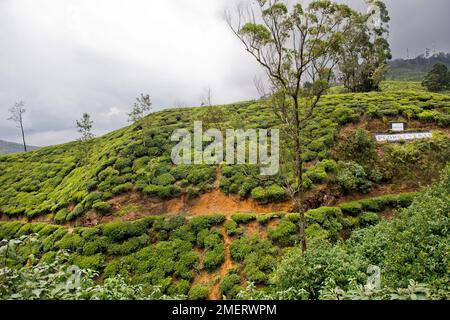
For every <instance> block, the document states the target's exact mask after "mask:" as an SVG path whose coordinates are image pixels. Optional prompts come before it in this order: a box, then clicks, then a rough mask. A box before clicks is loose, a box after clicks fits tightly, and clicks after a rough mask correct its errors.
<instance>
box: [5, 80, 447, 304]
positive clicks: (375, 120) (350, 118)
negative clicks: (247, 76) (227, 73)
mask: <svg viewBox="0 0 450 320" xmlns="http://www.w3.org/2000/svg"><path fill="white" fill-rule="evenodd" d="M338 91H339V90H338V89H336V88H335V89H334V90H332V92H333V93H330V94H328V95H325V96H324V97H323V99H322V100H321V103H320V105H319V107H318V108H317V109H316V111H315V114H314V118H313V120H312V121H311V122H310V123H309V125H308V126H307V127H305V129H304V130H303V132H302V134H303V140H304V141H305V146H306V148H305V153H304V158H305V161H306V164H307V165H306V168H305V170H304V172H303V174H304V183H303V185H302V188H304V190H305V191H307V199H306V200H307V206H308V208H307V209H308V211H307V213H306V218H307V226H306V227H307V228H306V235H307V239H308V241H309V243H310V244H309V249H308V252H307V253H306V254H305V255H304V256H301V255H300V253H299V251H298V250H297V249H296V247H297V246H298V243H299V227H298V220H299V215H298V214H296V213H293V212H295V206H293V204H292V203H291V202H290V200H289V197H288V195H287V193H286V191H285V188H284V187H285V186H284V185H283V181H284V179H282V177H281V176H280V175H277V176H261V175H260V174H259V168H258V166H256V165H225V164H222V165H218V166H208V165H189V166H188V165H178V166H175V165H173V164H172V162H171V159H170V154H171V150H172V147H173V146H174V144H175V142H171V141H170V136H171V134H172V132H173V131H174V130H175V129H178V128H188V129H189V130H191V131H192V129H193V123H194V121H197V120H202V121H203V123H204V129H206V128H212V127H214V128H219V129H221V130H223V129H225V128H255V129H269V128H278V126H279V122H278V120H277V118H276V117H275V116H274V115H273V113H272V110H271V107H270V105H269V104H268V103H267V102H266V101H249V102H241V103H235V104H230V105H224V106H216V107H205V108H203V107H202V108H185V109H169V110H164V111H160V112H156V113H153V114H151V115H149V116H148V117H147V118H146V119H145V121H144V122H143V123H142V124H140V125H133V126H129V127H125V128H123V129H120V130H117V131H114V132H111V133H109V134H107V135H105V136H102V137H99V138H95V139H93V140H92V141H90V142H88V143H81V142H78V141H75V142H71V143H67V144H63V145H59V146H51V147H46V148H41V149H39V150H35V151H32V152H28V153H22V154H12V155H3V156H0V240H1V243H0V264H1V265H0V266H1V267H2V269H0V270H2V272H3V274H8V275H11V277H0V298H11V297H15V298H16V299H18V298H25V299H26V298H28V299H30V298H35V299H40V298H47V299H48V298H75V297H78V298H80V297H83V298H99V297H100V298H105V299H106V298H111V296H110V295H109V294H110V293H111V291H108V289H105V288H104V287H102V286H103V285H104V286H115V287H120V290H119V289H118V290H119V291H120V292H121V294H123V295H122V296H120V295H119V296H120V297H126V298H139V299H145V298H164V297H166V298H167V297H172V298H173V297H188V298H189V299H207V298H209V299H220V298H222V297H226V298H268V299H271V298H281V299H322V298H332V299H353V298H354V299H357V298H368V299H369V298H374V299H377V298H387V297H391V298H392V297H394V298H399V299H400V298H411V297H413V296H417V295H423V296H424V297H425V298H432V299H442V298H448V297H449V292H450V289H449V287H448V280H449V279H448V274H449V273H448V249H449V242H448V239H449V238H450V237H449V234H448V230H449V228H448V227H449V212H450V210H449V207H448V206H449V201H448V198H449V197H448V196H449V190H450V189H449V181H450V180H449V175H450V170H449V169H450V167H449V165H448V162H449V159H450V130H449V128H450V94H446V93H443V94H437V93H429V92H426V91H424V90H423V89H422V88H421V87H420V84H418V83H403V82H385V83H384V84H383V91H382V92H371V93H360V94H346V93H335V92H338ZM389 121H403V122H405V123H406V124H407V130H410V131H413V132H417V131H432V133H433V137H432V138H429V139H423V140H415V141H412V142H408V143H405V142H400V143H386V142H384V143H377V142H375V139H374V137H373V133H376V132H377V133H383V132H389V126H388V124H389ZM286 174H289V173H286ZM211 194H215V195H217V194H220V195H221V196H222V198H220V199H232V201H233V202H234V203H241V202H242V203H247V204H248V203H251V204H252V206H251V208H254V209H255V210H254V211H249V210H242V211H241V210H238V212H232V213H230V212H229V211H226V212H225V210H224V211H223V212H220V210H216V209H214V210H210V212H209V211H207V210H206V211H202V212H203V213H202V214H201V215H199V214H195V213H192V212H189V206H190V205H192V204H194V203H195V204H197V205H199V204H205V205H207V204H208V203H206V202H207V201H208V199H210V198H204V197H206V196H208V195H211ZM205 199H206V200H205ZM202 201H203V202H202ZM155 203H157V204H162V206H161V207H160V208H163V209H164V208H168V207H167V204H168V203H174V204H175V205H174V206H173V207H171V210H170V212H169V211H167V212H164V211H161V210H155V207H154V206H153V204H155ZM223 205H225V203H223ZM274 205H279V207H280V208H281V207H282V208H284V209H285V210H283V211H282V212H270V208H274ZM219 207H220V203H219ZM214 208H216V207H214ZM244 211H245V212H244ZM87 217H97V218H98V219H87ZM100 220H101V221H104V222H106V223H97V222H96V221H100ZM294 262H295V263H294ZM70 265H76V266H78V267H80V268H81V269H83V270H85V271H83V272H84V273H83V274H84V276H85V277H86V281H84V282H83V283H82V286H84V287H83V290H84V291H83V290H81V291H78V293H77V294H78V296H74V295H75V293H74V292H72V291H68V292H63V291H57V294H58V295H57V296H54V294H55V292H56V291H52V290H51V288H52V286H55V288H56V287H58V286H59V284H58V282H57V281H65V280H66V273H65V272H66V271H65V270H66V269H67V268H66V267H68V266H70ZM370 265H376V266H379V267H380V268H382V272H383V273H382V274H383V281H384V282H383V287H382V288H380V289H379V290H378V291H377V290H374V291H370V292H368V291H367V290H364V288H363V287H362V285H363V284H365V281H366V278H367V277H366V274H365V273H366V271H367V268H368V266H370ZM62 269H63V271H61V270H62ZM319 269H320V270H319ZM384 273H385V274H384ZM32 274H34V275H33V276H31V275H32ZM53 274H58V275H59V276H53ZM39 277H42V278H39ZM8 279H9V280H11V279H16V280H14V283H5V282H4V281H9V280H8ZM30 279H34V280H30ZM384 279H385V280H384ZM41 280H42V281H43V282H42V281H41ZM11 281H12V280H11ZM21 281H22V282H23V283H22V282H21ZM27 281H28V282H27ZM30 281H31V282H33V281H35V282H36V283H35V284H33V285H32V284H31V282H30ZM39 281H41V282H39ZM50 282H51V283H50ZM26 283H27V284H26ZM39 283H46V288H48V289H42V290H41V289H39V290H37V291H36V290H35V291H33V290H32V289H33V286H34V285H36V288H41V287H42V286H41V285H39ZM25 284H26V285H25ZM114 284H115V285H114ZM128 286H130V287H128ZM58 288H59V287H58ZM361 288H362V289H361ZM105 290H106V291H105ZM155 290H156V291H155ZM105 292H109V293H108V294H107V293H105ZM155 292H158V295H155ZM119 296H114V297H116V298H117V297H119Z"/></svg>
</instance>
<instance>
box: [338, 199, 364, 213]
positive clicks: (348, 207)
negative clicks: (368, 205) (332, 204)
mask: <svg viewBox="0 0 450 320" xmlns="http://www.w3.org/2000/svg"><path fill="white" fill-rule="evenodd" d="M339 208H341V210H342V212H343V213H345V214H349V215H351V216H358V215H359V214H360V213H361V212H362V210H363V206H362V205H361V203H359V202H357V201H355V202H347V203H342V204H340V205H339Z"/></svg>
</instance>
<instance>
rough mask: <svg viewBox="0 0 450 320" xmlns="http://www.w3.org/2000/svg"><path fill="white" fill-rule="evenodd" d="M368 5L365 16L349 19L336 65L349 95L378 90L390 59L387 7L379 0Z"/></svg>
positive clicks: (359, 14) (371, 1) (374, 0)
mask: <svg viewBox="0 0 450 320" xmlns="http://www.w3.org/2000/svg"><path fill="white" fill-rule="evenodd" d="M367 3H368V5H369V7H368V10H367V13H365V14H363V13H358V12H354V14H353V15H352V18H351V23H350V28H349V29H348V30H347V33H346V38H345V39H346V41H345V42H344V45H343V50H342V54H341V61H340V62H339V70H340V80H341V81H342V82H343V83H344V86H345V87H346V88H347V89H348V90H350V91H351V92H368V91H372V90H379V86H380V83H381V81H382V80H383V78H384V76H385V74H386V72H387V71H388V66H387V60H389V59H391V58H392V55H391V49H390V46H389V42H388V41H387V37H388V35H389V25H388V22H389V21H390V17H389V12H388V10H387V8H386V5H385V4H384V2H382V1H380V0H368V1H367Z"/></svg>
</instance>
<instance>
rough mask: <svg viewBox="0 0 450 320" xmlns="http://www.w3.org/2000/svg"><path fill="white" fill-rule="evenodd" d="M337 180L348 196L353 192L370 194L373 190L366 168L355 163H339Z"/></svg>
mask: <svg viewBox="0 0 450 320" xmlns="http://www.w3.org/2000/svg"><path fill="white" fill-rule="evenodd" d="M335 179H336V183H337V184H338V185H339V186H340V187H341V189H342V191H343V192H344V193H346V194H350V193H353V192H361V193H368V192H369V191H370V189H371V182H370V181H369V180H368V179H367V174H366V172H365V170H364V168H363V167H362V166H360V165H359V164H357V163H356V162H353V161H350V162H343V161H339V162H338V171H337V174H336V177H335Z"/></svg>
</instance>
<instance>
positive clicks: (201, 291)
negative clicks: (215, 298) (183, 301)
mask: <svg viewBox="0 0 450 320" xmlns="http://www.w3.org/2000/svg"><path fill="white" fill-rule="evenodd" d="M208 295H209V288H208V287H207V286H205V285H194V286H192V287H191V288H190V289H189V294H188V298H189V300H206V299H208Z"/></svg>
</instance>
